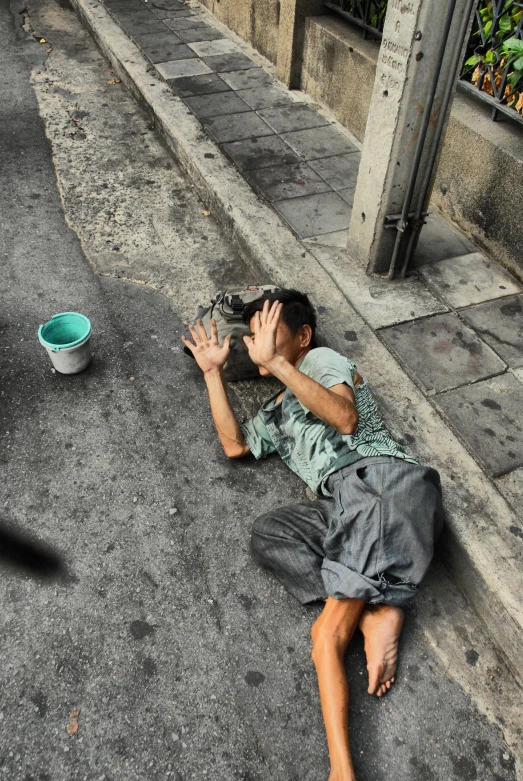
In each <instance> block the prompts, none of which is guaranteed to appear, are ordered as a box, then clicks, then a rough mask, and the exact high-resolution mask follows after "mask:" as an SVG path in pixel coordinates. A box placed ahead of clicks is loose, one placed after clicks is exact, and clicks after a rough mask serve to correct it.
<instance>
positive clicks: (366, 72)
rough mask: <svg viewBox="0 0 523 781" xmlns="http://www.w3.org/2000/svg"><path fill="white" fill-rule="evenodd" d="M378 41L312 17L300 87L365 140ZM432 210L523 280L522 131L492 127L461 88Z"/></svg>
mask: <svg viewBox="0 0 523 781" xmlns="http://www.w3.org/2000/svg"><path fill="white" fill-rule="evenodd" d="M378 52H379V44H378V43H376V42H372V41H366V40H364V39H363V37H362V35H361V32H359V31H358V30H357V29H354V28H352V27H351V26H350V25H349V24H348V23H346V22H345V21H344V20H343V19H338V18H336V17H335V16H320V17H315V18H310V19H308V20H307V26H306V30H305V47H304V57H303V68H302V81H301V84H302V89H303V90H304V91H305V92H307V93H309V94H310V95H312V97H314V98H316V99H317V100H319V101H321V102H322V103H324V104H325V105H326V106H327V107H328V108H329V109H330V110H331V111H332V112H333V114H334V115H335V116H336V118H337V119H338V120H339V121H340V122H341V123H342V124H343V125H344V126H345V127H347V128H348V129H349V130H350V131H351V132H352V133H354V135H355V136H356V138H358V139H359V140H360V141H363V138H364V135H365V124H366V121H367V113H368V108H369V104H370V99H371V95H372V88H373V85H374V77H375V71H376V62H377V58H378ZM432 203H433V205H435V206H437V207H438V208H439V209H440V210H441V212H442V213H443V214H444V215H445V216H447V217H449V218H450V219H451V220H452V221H453V222H455V223H456V224H457V225H458V226H459V227H460V228H461V229H462V230H464V231H465V232H466V233H468V234H469V235H470V236H471V237H472V238H473V239H474V240H475V241H477V242H478V243H479V244H480V245H482V246H483V247H485V249H486V250H487V251H488V252H491V253H492V254H493V255H494V256H495V257H496V258H497V259H498V260H499V261H500V262H501V263H503V264H504V265H505V266H506V267H507V268H509V269H510V270H512V271H513V272H514V273H515V274H517V275H518V276H519V277H520V278H521V279H523V256H522V253H521V248H520V240H519V234H520V228H519V226H520V225H521V223H522V222H523V128H521V127H520V126H516V125H514V123H512V122H510V121H509V120H501V121H498V122H492V121H491V119H490V109H489V108H488V107H486V106H484V105H482V104H481V103H480V102H479V101H478V100H475V99H474V98H472V97H470V96H468V95H465V94H464V93H463V92H461V91H459V89H458V94H457V95H456V98H455V100H454V104H453V107H452V112H451V116H450V121H449V126H448V130H447V134H446V137H445V143H444V145H443V149H442V151H441V157H440V163H439V168H438V172H437V176H436V182H435V185H434V190H433V196H432Z"/></svg>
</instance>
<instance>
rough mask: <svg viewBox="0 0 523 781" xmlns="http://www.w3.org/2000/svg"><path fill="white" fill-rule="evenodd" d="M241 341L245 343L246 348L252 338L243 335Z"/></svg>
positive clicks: (251, 341)
mask: <svg viewBox="0 0 523 781" xmlns="http://www.w3.org/2000/svg"><path fill="white" fill-rule="evenodd" d="M243 341H244V342H245V345H246V347H247V349H249V347H250V346H251V344H252V343H253V341H254V340H253V339H251V337H250V336H244V337H243Z"/></svg>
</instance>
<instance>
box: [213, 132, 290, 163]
mask: <svg viewBox="0 0 523 781" xmlns="http://www.w3.org/2000/svg"><path fill="white" fill-rule="evenodd" d="M222 149H223V151H224V152H225V154H226V155H228V156H229V157H230V158H231V160H232V161H233V162H234V163H235V164H236V165H237V166H238V168H239V169H240V170H241V171H251V170H253V169H257V168H267V167H269V166H272V165H278V164H284V163H297V162H299V160H300V158H299V157H298V155H297V154H296V153H295V152H293V151H292V149H291V148H290V147H289V146H287V144H285V143H284V142H283V141H282V140H281V138H279V137H278V136H276V135H273V136H264V137H263V138H246V139H244V140H243V141H234V142H232V143H230V144H224V145H223V147H222Z"/></svg>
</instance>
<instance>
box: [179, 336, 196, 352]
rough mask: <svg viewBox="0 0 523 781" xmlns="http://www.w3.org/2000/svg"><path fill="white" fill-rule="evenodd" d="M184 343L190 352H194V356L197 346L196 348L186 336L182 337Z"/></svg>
mask: <svg viewBox="0 0 523 781" xmlns="http://www.w3.org/2000/svg"><path fill="white" fill-rule="evenodd" d="M182 342H183V343H184V345H185V346H186V347H188V348H189V350H190V351H191V352H192V354H193V355H194V350H195V349H196V348H195V346H194V344H193V343H192V342H190V341H189V340H188V339H187V337H186V336H182Z"/></svg>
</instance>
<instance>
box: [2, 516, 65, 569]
mask: <svg viewBox="0 0 523 781" xmlns="http://www.w3.org/2000/svg"><path fill="white" fill-rule="evenodd" d="M5 565H10V566H11V567H13V568H16V569H22V570H25V571H26V573H27V574H28V575H32V576H33V577H44V578H52V577H58V576H60V575H61V574H63V569H62V560H61V558H60V557H59V556H58V554H57V553H55V552H54V551H53V550H51V548H49V547H48V546H47V545H45V544H44V543H42V542H38V541H35V540H30V539H29V538H28V537H26V536H25V535H23V534H21V533H20V532H19V531H16V530H15V529H13V528H7V527H6V526H5V525H3V524H2V525H0V566H5Z"/></svg>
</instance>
